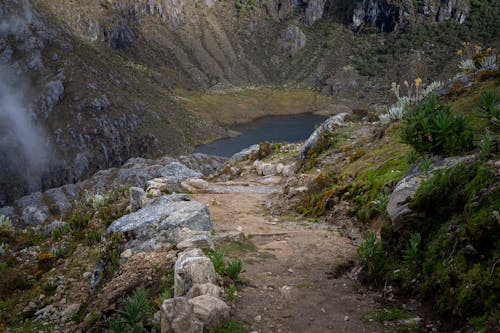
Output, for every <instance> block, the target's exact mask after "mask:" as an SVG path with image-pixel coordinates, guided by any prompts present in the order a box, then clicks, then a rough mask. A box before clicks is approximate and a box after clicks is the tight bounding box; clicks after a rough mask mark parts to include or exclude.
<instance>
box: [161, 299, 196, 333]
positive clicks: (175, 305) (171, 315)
mask: <svg viewBox="0 0 500 333" xmlns="http://www.w3.org/2000/svg"><path fill="white" fill-rule="evenodd" d="M160 326H161V333H203V327H204V325H203V323H202V322H201V321H200V320H198V319H197V318H196V316H195V314H194V311H193V305H192V304H191V303H190V302H189V300H188V299H187V298H185V297H175V298H171V299H167V300H165V301H163V303H162V304H161V309H160Z"/></svg>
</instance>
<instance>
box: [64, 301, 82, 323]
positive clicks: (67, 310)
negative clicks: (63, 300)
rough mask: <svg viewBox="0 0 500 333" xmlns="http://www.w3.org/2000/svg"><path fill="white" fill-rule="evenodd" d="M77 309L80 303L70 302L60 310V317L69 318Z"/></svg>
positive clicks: (78, 309)
mask: <svg viewBox="0 0 500 333" xmlns="http://www.w3.org/2000/svg"><path fill="white" fill-rule="evenodd" d="M78 311H80V303H73V304H70V305H68V306H67V307H66V308H65V309H64V310H63V312H61V318H62V319H63V320H69V319H71V316H73V315H74V314H75V313H77V312H78Z"/></svg>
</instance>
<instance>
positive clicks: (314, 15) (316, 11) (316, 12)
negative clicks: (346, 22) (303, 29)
mask: <svg viewBox="0 0 500 333" xmlns="http://www.w3.org/2000/svg"><path fill="white" fill-rule="evenodd" d="M324 11H325V0H309V1H308V2H307V7H306V17H305V22H304V24H305V25H306V26H307V27H311V26H312V25H313V24H314V23H315V22H316V21H317V20H319V19H321V18H322V17H323V13H324Z"/></svg>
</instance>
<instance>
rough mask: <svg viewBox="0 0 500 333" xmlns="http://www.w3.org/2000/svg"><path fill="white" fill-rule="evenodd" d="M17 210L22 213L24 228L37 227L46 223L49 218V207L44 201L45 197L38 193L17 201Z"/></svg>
mask: <svg viewBox="0 0 500 333" xmlns="http://www.w3.org/2000/svg"><path fill="white" fill-rule="evenodd" d="M16 206H17V209H18V210H19V211H20V212H21V214H20V218H21V222H22V226H27V227H36V226H38V225H40V224H42V223H43V222H45V221H46V220H47V219H48V218H49V216H50V212H49V207H47V205H46V204H45V202H44V201H43V195H42V193H40V192H36V193H33V194H30V195H27V196H25V197H22V198H21V199H19V200H17V201H16Z"/></svg>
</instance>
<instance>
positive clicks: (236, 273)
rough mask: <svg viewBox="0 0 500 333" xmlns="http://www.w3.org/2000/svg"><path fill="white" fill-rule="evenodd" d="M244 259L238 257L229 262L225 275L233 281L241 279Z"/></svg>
mask: <svg viewBox="0 0 500 333" xmlns="http://www.w3.org/2000/svg"><path fill="white" fill-rule="evenodd" d="M243 272H244V271H243V261H242V260H241V259H236V260H234V261H232V262H230V263H229V264H227V267H226V268H225V269H224V275H226V276H227V277H228V278H230V279H231V280H233V281H239V278H240V274H241V273H243Z"/></svg>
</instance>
